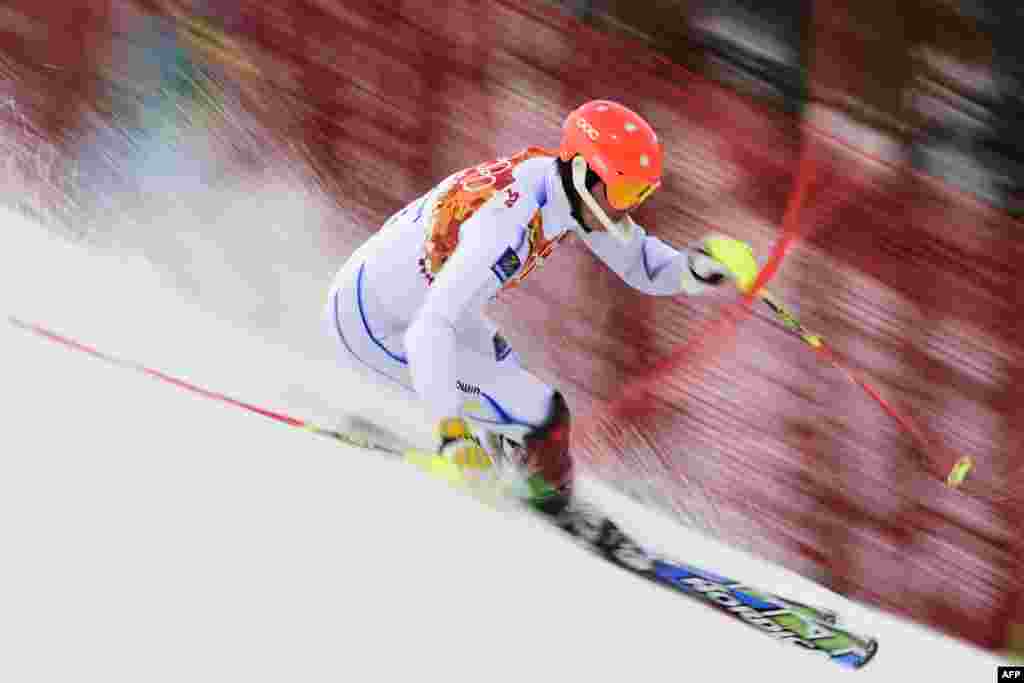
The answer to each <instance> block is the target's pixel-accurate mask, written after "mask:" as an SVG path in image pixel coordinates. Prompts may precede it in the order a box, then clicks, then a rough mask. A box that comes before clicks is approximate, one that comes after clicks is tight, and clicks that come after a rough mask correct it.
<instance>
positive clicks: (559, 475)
mask: <svg viewBox="0 0 1024 683" xmlns="http://www.w3.org/2000/svg"><path fill="white" fill-rule="evenodd" d="M571 422H572V416H571V414H570V412H569V405H568V404H567V403H566V401H565V397H564V396H562V393H561V392H560V391H556V392H555V393H554V395H553V396H552V397H551V410H550V412H549V413H548V418H547V420H545V422H544V424H542V425H541V426H540V427H538V428H537V429H535V430H533V431H532V432H530V433H529V434H527V435H526V437H525V438H524V443H523V446H524V449H525V451H526V465H527V468H528V469H529V473H530V477H529V485H530V492H531V497H530V503H531V505H533V507H535V508H536V509H538V510H540V511H541V512H544V513H546V514H551V515H557V514H558V513H560V512H561V511H562V510H563V509H564V508H565V506H566V505H568V503H569V499H570V497H571V496H572V486H573V475H574V469H575V468H574V465H573V460H572V456H571V455H570V454H569V442H570V439H569V436H570V427H571Z"/></svg>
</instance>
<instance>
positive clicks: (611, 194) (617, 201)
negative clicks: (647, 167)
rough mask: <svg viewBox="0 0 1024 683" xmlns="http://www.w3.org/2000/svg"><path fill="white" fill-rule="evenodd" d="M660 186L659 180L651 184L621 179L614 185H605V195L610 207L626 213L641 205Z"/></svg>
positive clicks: (645, 181) (647, 181) (644, 181)
mask: <svg viewBox="0 0 1024 683" xmlns="http://www.w3.org/2000/svg"><path fill="white" fill-rule="evenodd" d="M660 185H661V181H660V180H659V181H657V182H654V183H652V182H650V181H649V180H634V179H631V178H622V179H619V180H617V181H616V182H615V183H611V184H607V183H606V184H605V194H606V195H607V197H608V203H609V204H611V205H612V207H614V208H616V209H618V210H619V211H628V210H630V209H635V208H636V207H638V206H640V205H641V204H643V202H644V200H646V199H647V198H648V197H650V196H651V194H653V193H654V191H655V190H657V189H658V187H659V186H660Z"/></svg>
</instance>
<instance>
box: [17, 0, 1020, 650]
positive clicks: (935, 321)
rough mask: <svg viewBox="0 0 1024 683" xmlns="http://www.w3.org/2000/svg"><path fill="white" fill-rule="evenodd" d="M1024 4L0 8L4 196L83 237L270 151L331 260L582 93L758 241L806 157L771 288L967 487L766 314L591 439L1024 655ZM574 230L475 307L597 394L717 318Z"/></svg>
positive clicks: (843, 579) (369, 3)
mask: <svg viewBox="0 0 1024 683" xmlns="http://www.w3.org/2000/svg"><path fill="white" fill-rule="evenodd" d="M1022 12H1024V10H1021V9H1020V6H1019V4H1018V3H1015V2H996V1H995V0H992V1H991V2H984V1H983V0H973V1H972V2H959V3H954V2H952V1H949V2H947V1H945V0H889V1H888V2H881V1H875V0H849V1H845V2H844V1H841V0H775V1H774V2H754V1H753V0H668V1H665V2H658V3H635V2H627V1H621V0H562V1H561V2H540V1H539V0H449V1H447V2H443V3H439V2H436V1H432V2H426V1H424V0H398V1H395V0H386V1H385V0H380V1H377V0H359V1H349V0H320V1H318V2H313V1H312V0H273V1H267V0H66V1H65V2H61V3H39V2H33V1H32V0H7V2H5V3H4V5H3V7H0V151H2V152H3V166H2V173H0V201H3V202H5V203H8V204H10V205H14V206H17V207H19V208H20V209H22V210H24V211H26V212H30V213H32V214H33V215H35V216H37V217H39V218H40V219H41V220H43V221H44V222H48V223H52V224H54V225H56V226H61V227H62V228H63V229H65V230H67V229H69V228H70V229H71V230H72V232H74V226H75V225H81V224H86V223H89V222H90V221H92V224H95V222H96V221H95V217H96V215H97V214H98V213H99V214H102V212H103V211H108V212H109V211H112V210H114V209H112V208H111V207H114V206H116V207H121V208H123V207H125V206H128V205H130V202H128V203H125V200H124V199H123V197H125V196H132V197H135V198H136V199H137V198H138V197H144V196H145V195H146V194H147V193H155V192H160V191H161V189H162V188H164V187H165V185H166V184H167V183H168V182H173V183H175V184H176V185H177V186H178V188H179V190H180V188H181V187H182V186H183V184H184V186H185V187H192V188H194V189H195V191H199V190H201V189H203V188H210V187H216V186H217V185H218V183H224V182H228V181H230V182H238V179H239V178H245V177H246V176H247V174H253V175H256V174H261V173H266V172H267V171H268V169H269V170H281V169H282V168H283V169H285V170H284V171H282V172H285V171H287V172H288V173H291V174H292V176H293V177H297V178H300V179H302V181H303V182H308V183H311V184H313V185H315V186H316V187H317V188H318V190H319V191H320V192H322V193H323V194H324V195H325V196H327V197H329V198H330V201H331V203H332V205H333V206H334V207H335V210H336V212H337V216H339V219H338V220H337V221H336V222H334V223H331V222H328V223H326V224H323V225H315V226H309V230H310V231H317V232H318V233H322V234H320V235H318V237H317V239H316V240H311V244H325V243H326V244H327V245H328V246H327V247H326V248H327V249H328V250H330V251H331V252H332V255H334V256H336V257H337V260H338V262H340V260H341V259H342V258H344V256H345V255H346V254H347V253H348V252H350V251H351V250H352V249H353V248H354V247H355V246H356V245H357V244H358V243H359V241H360V240H362V239H363V238H365V237H366V235H368V234H370V233H371V232H372V231H373V230H375V229H376V227H377V226H378V225H379V224H380V223H381V222H382V221H383V220H384V219H385V218H386V217H387V216H388V215H390V214H391V213H392V212H394V211H395V210H396V209H398V208H399V207H400V206H402V205H403V204H405V203H406V202H408V201H409V200H410V199H411V198H413V197H415V196H416V195H418V194H419V193H421V192H423V191H424V190H426V189H427V188H429V187H430V186H431V185H432V184H433V183H434V182H436V181H437V180H438V179H439V178H440V177H443V176H444V175H447V174H448V173H450V172H452V171H454V170H457V169H459V168H463V167H465V166H469V165H471V164H475V163H479V162H481V161H484V160H487V159H490V158H494V157H495V156H497V155H500V154H506V153H509V152H512V151H516V150H518V149H520V148H522V147H525V146H526V145H530V144H539V145H547V146H551V145H554V144H555V143H556V141H557V139H558V127H559V125H560V122H561V119H562V117H563V116H564V114H565V113H566V112H567V111H568V110H569V109H571V108H573V107H575V106H577V105H578V104H579V103H581V102H583V101H585V100H587V99H591V98H595V97H607V98H612V99H618V100H621V101H623V102H624V103H627V104H628V105H629V106H631V107H633V108H635V109H637V110H638V111H640V112H641V113H643V114H644V115H645V116H647V117H648V118H649V120H650V121H651V122H652V123H653V124H654V126H655V127H656V128H657V129H658V131H659V133H660V134H661V135H662V138H663V141H664V143H665V146H666V151H667V155H668V161H667V164H666V168H667V176H666V182H665V187H664V189H663V190H661V191H660V192H659V194H658V195H656V197H655V198H654V199H653V200H652V201H651V202H648V204H647V205H645V206H644V207H643V209H642V210H641V211H640V212H639V214H638V215H637V219H638V220H639V221H640V222H642V223H643V224H644V225H645V226H647V227H648V229H649V230H650V231H651V232H653V233H655V234H657V235H659V236H661V237H662V238H663V239H666V240H668V241H670V242H673V243H675V244H680V245H684V244H687V243H689V242H692V241H693V240H694V239H696V238H698V237H699V236H701V235H703V234H704V233H706V232H707V231H708V229H709V228H710V229H720V230H722V231H725V232H728V233H729V234H731V235H734V236H736V237H739V238H742V239H745V240H748V241H750V242H751V243H752V244H753V245H754V247H755V249H756V250H757V251H758V253H760V254H767V253H768V251H769V250H770V249H771V246H772V244H773V241H774V240H775V239H776V238H777V236H778V234H779V226H780V221H781V219H782V216H783V213H784V211H785V208H786V203H787V200H788V199H789V196H790V192H791V190H792V188H793V184H794V178H795V176H796V171H797V168H798V165H799V161H800V159H801V151H802V150H804V149H807V148H806V147H802V145H807V144H809V149H810V157H811V158H812V160H813V181H812V185H811V190H810V192H809V194H808V196H807V199H806V201H805V205H804V207H803V209H802V210H801V213H800V220H799V225H800V231H801V233H802V234H803V237H804V241H803V242H802V243H801V245H800V247H799V248H798V249H797V250H796V251H795V252H794V253H793V254H792V255H791V256H790V257H788V258H787V260H786V262H785V263H784V264H783V266H782V269H781V271H780V274H779V276H778V278H777V280H776V282H775V283H774V285H773V286H775V287H776V288H777V290H778V293H779V294H780V295H781V296H782V298H783V299H785V300H787V301H789V302H791V303H793V304H794V305H795V307H796V308H797V309H798V310H799V311H800V313H801V316H802V317H803V318H804V319H805V322H807V323H808V325H809V326H811V327H813V328H814V329H815V330H816V331H819V332H820V333H821V334H822V335H823V336H825V337H826V338H828V339H829V340H831V341H832V342H833V344H834V345H835V346H836V348H837V349H839V351H840V352H841V353H842V354H843V355H844V356H845V357H846V358H847V359H848V360H850V361H851V363H853V364H855V365H856V366H857V367H859V368H861V369H863V370H864V371H865V372H867V373H869V374H870V375H871V377H872V378H873V380H874V381H875V382H876V383H877V384H878V385H879V386H880V387H881V388H882V389H883V391H884V392H885V393H886V394H887V396H889V397H890V398H892V399H893V400H894V401H897V402H899V403H900V404H901V405H903V406H905V407H906V409H907V410H908V411H910V412H912V413H913V414H914V415H915V416H916V417H917V418H918V419H919V420H920V421H921V422H922V423H923V424H924V425H925V426H926V428H927V429H928V430H929V432H930V433H932V434H935V435H939V437H940V440H941V442H942V448H943V449H946V450H948V452H950V453H958V454H969V455H971V456H972V457H974V458H975V460H976V461H977V463H978V466H977V473H976V477H975V482H976V484H977V487H976V488H975V489H972V490H971V491H970V492H969V493H957V492H953V491H949V490H946V489H944V488H942V486H941V485H936V482H935V481H933V480H932V479H929V478H928V477H927V476H924V475H923V473H922V468H921V466H920V459H921V458H920V453H918V452H916V449H915V446H914V444H913V442H912V441H911V440H910V439H908V438H907V435H906V434H905V433H903V432H901V430H900V429H899V427H898V426H897V425H895V424H894V423H893V422H892V420H891V419H890V418H888V416H886V415H885V414H884V413H882V412H881V411H880V410H879V408H878V406H877V405H876V404H874V403H873V402H870V401H869V400H867V399H866V398H865V397H864V395H863V393H861V392H860V391H859V390H858V389H856V387H852V386H850V385H849V384H848V383H846V382H845V380H844V379H843V378H842V377H841V376H837V375H836V373H835V372H834V371H831V370H830V369H829V368H828V367H826V366H823V365H821V364H819V363H818V362H817V360H816V359H815V358H814V357H813V355H810V354H808V353H807V352H806V350H805V349H804V348H803V347H802V346H801V345H800V344H799V342H798V341H796V340H794V339H792V338H791V337H788V336H787V335H786V334H785V333H783V332H781V331H779V330H778V329H777V328H776V327H774V326H772V325H771V324H769V323H767V322H766V321H765V320H762V319H759V318H757V319H753V320H750V321H748V322H747V323H745V324H744V325H743V326H742V327H741V329H740V330H739V331H738V334H737V336H736V339H733V340H722V342H721V349H720V353H719V355H718V356H717V357H716V358H715V360H714V361H713V362H711V363H709V364H705V365H703V366H701V367H690V368H688V369H687V370H686V372H685V373H680V374H678V375H677V376H668V377H665V378H662V383H661V384H662V385H661V389H662V391H661V394H660V399H659V401H658V402H657V403H656V405H652V406H651V410H650V413H649V414H648V415H646V416H645V417H642V418H638V423H637V425H635V426H636V427H637V429H636V430H635V431H636V433H637V434H640V435H642V438H638V440H637V441H636V442H635V443H628V442H627V443H608V444H603V445H601V444H598V445H596V446H595V445H593V444H590V445H589V446H587V447H585V448H589V449H591V450H590V451H589V452H587V453H583V454H581V455H582V456H583V457H584V459H586V460H588V461H589V463H590V465H591V466H592V468H593V469H594V471H595V472H597V473H599V474H605V475H607V476H609V477H611V478H614V479H615V480H616V481H619V482H624V484H623V485H626V486H632V487H633V490H634V492H639V493H638V495H643V496H645V497H647V498H648V499H650V500H657V501H658V502H660V503H661V504H664V505H666V506H668V507H669V508H670V509H672V510H674V511H675V512H676V513H678V514H680V515H681V516H682V517H684V518H686V519H687V520H689V521H691V522H693V521H696V523H699V524H702V525H703V526H705V527H706V528H707V529H708V530H709V531H711V532H713V533H717V534H719V535H720V536H722V537H724V538H726V539H728V540H730V541H732V542H735V543H738V544H744V545H746V546H748V547H751V548H752V549H754V550H756V551H757V552H759V553H761V554H762V555H765V556H767V557H769V558H771V559H773V560H775V561H777V562H780V563H782V564H785V565H787V566H789V567H791V568H793V569H796V570H798V571H801V572H803V573H805V574H807V575H809V576H812V577H814V578H815V579H816V580H818V581H820V582H822V583H824V584H825V585H827V586H829V587H831V588H833V589H835V590H837V591H840V592H842V593H844V594H847V595H849V596H851V597H853V598H855V599H860V600H864V601H867V602H871V603H873V604H877V605H881V606H882V607H884V608H885V609H888V610H891V611H893V612H896V613H898V614H901V615H904V616H909V617H912V618H914V619H917V620H920V621H923V622H926V623H930V624H933V625H935V626H937V627H939V628H942V629H944V630H945V631H947V632H949V633H952V634H954V635H956V636H958V637H961V638H964V639H967V640H970V641H972V642H975V643H977V644H979V645H982V646H984V647H988V648H993V649H999V650H1006V649H1010V648H1016V649H1018V650H1024V642H1022V641H1024V633H1021V632H1020V631H1019V630H1018V629H1020V628H1021V627H1019V626H1016V624H1024V587H1022V581H1024V580H1022V577H1024V560H1022V559H1021V557H1024V539H1022V537H1021V535H1020V526H1021V523H1022V521H1024V507H1022V500H1024V493H1022V491H1024V489H1022V488H1021V485H1022V484H1024V477H1022V476H1021V472H1022V464H1024V459H1022V458H1024V456H1022V454H1021V446H1022V436H1021V435H1022V434H1024V322H1022V321H1024V316H1021V315H1020V310H1019V305H1020V302H1021V301H1024V279H1022V278H1021V277H1020V274H1019V273H1020V267H1021V266H1020V264H1021V263H1024V236H1022V234H1021V232H1020V224H1019V222H1018V220H1017V215H1018V213H1019V211H1020V209H1021V201H1022V189H1024V132H1022V131H1021V129H1020V126H1019V125H1018V120H1019V119H1020V118H1021V115H1022V114H1024V107H1022V96H1024V53H1022V50H1024V48H1022V47H1021V46H1022V45H1024V42H1022V41H1020V39H1019V37H1018V36H1019V34H1020V29H1021V28H1022V27H1024V26H1022V25H1024V21H1022V14H1021V13H1022ZM808 141H810V142H809V143H808ZM282 160H284V161H286V163H282ZM168 178H173V181H170V180H168ZM189 183H191V185H189ZM113 197H119V198H121V199H119V200H118V202H117V203H115V202H113V200H112V199H111V198H113ZM342 216H344V219H342V218H340V217H342ZM339 226H344V227H339ZM139 229H145V228H144V227H140V228H139ZM209 229H210V230H217V229H220V228H218V226H216V225H215V224H211V226H210V228H209ZM249 229H251V230H258V229H259V228H258V226H250V228H249ZM577 246H578V245H575V244H573V243H571V242H570V243H569V245H568V246H566V247H565V248H564V250H562V251H560V252H559V253H558V254H556V255H555V258H557V259H559V260H560V261H561V263H562V266H561V267H560V268H558V269H557V272H544V273H542V274H541V275H540V276H538V277H537V278H534V279H533V280H531V281H530V282H528V283H527V284H526V285H525V286H524V287H522V288H521V289H520V290H518V291H516V292H515V293H513V294H512V295H510V296H508V297H504V298H502V299H501V300H499V302H497V304H496V306H495V309H494V314H495V317H496V318H498V319H499V320H500V321H501V322H502V323H503V325H504V327H505V329H506V330H507V336H508V337H509V338H510V339H511V340H512V341H513V343H514V345H515V346H517V348H518V349H519V351H520V352H521V354H522V355H523V356H525V357H526V358H527V359H528V361H529V363H530V365H531V367H533V368H535V369H536V370H537V371H538V373H539V374H541V375H542V376H545V377H546V378H547V379H550V380H551V381H552V382H554V383H556V384H558V385H559V386H561V387H563V390H564V392H565V393H566V395H567V397H569V398H570V402H571V403H573V404H574V410H575V411H576V412H577V413H580V414H584V413H586V412H587V410H588V409H589V408H591V407H593V406H595V405H597V404H598V403H599V402H600V401H601V400H602V399H606V398H608V397H609V396H611V395H612V394H613V393H614V392H615V391H616V390H617V388H618V387H620V386H621V385H622V383H623V382H627V381H629V380H630V379H631V378H634V377H636V376H638V375H641V374H643V373H644V372H645V371H646V370H647V369H648V368H649V367H650V366H651V365H652V364H653V361H654V359H657V358H659V357H663V356H664V355H666V354H668V353H670V352H671V351H672V350H673V349H675V348H678V347H679V345H681V344H685V343H686V342H687V340H688V334H689V332H690V331H691V330H694V329H698V327H699V325H700V323H701V322H702V321H704V320H707V319H708V318H709V317H711V316H713V315H714V314H715V309H714V306H715V305H714V304H712V303H709V302H705V301H662V300H653V299H650V298H646V297H643V296H642V295H639V294H634V293H631V292H623V291H622V286H621V284H620V283H618V282H617V280H616V278H615V277H614V276H612V275H610V274H609V273H608V272H606V271H604V270H602V269H600V268H599V267H598V266H596V265H595V264H594V263H593V261H592V260H591V259H589V258H588V257H587V255H586V253H585V252H584V251H583V250H580V249H578V248H577ZM552 270H554V269H552ZM326 277H329V275H328V274H326V273H325V278H326ZM325 286H326V279H325ZM569 290H575V293H574V294H572V295H569V294H566V292H567V291H569ZM311 325H315V321H314V322H311ZM581 448H583V447H581ZM927 457H935V458H938V459H939V460H941V459H942V457H944V456H943V455H941V454H940V455H936V454H929V455H928V456H927ZM680 472H682V473H684V474H685V477H680V476H679V473H680Z"/></svg>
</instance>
